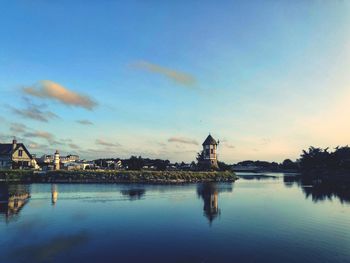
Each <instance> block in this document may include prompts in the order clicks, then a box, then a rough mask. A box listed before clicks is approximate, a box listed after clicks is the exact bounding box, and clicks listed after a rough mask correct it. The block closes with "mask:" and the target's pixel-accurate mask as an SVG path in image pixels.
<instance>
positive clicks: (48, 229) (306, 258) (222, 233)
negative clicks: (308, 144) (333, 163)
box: [0, 176, 350, 263]
mask: <svg viewBox="0 0 350 263" xmlns="http://www.w3.org/2000/svg"><path fill="white" fill-rule="evenodd" d="M29 195H30V196H29ZM348 197H349V195H347V194H346V193H345V194H344V193H341V194H337V193H334V192H332V191H326V190H325V189H321V190H320V189H315V188H311V187H308V186H302V185H298V184H296V183H293V182H292V180H288V179H284V178H283V176H279V177H278V178H275V179H273V178H255V177H254V176H247V177H246V179H240V180H238V181H237V182H235V183H233V184H231V183H230V184H227V183H220V184H198V185H197V184H191V185H177V186H176V185H174V186H167V185H141V184H140V185H134V184H129V185H104V184H57V185H50V184H32V185H4V184H0V198H1V199H0V201H1V203H0V252H1V253H0V262H79V261H80V262H283V263H288V262H350V199H349V198H348Z"/></svg>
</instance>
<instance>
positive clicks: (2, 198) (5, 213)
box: [0, 184, 30, 223]
mask: <svg viewBox="0 0 350 263" xmlns="http://www.w3.org/2000/svg"><path fill="white" fill-rule="evenodd" d="M29 198H30V190H29V185H23V184H0V216H1V217H3V218H5V221H6V223H8V222H10V221H12V220H15V219H16V218H17V216H18V214H19V212H20V211H21V209H22V208H23V207H24V206H25V205H26V204H27V202H28V200H29Z"/></svg>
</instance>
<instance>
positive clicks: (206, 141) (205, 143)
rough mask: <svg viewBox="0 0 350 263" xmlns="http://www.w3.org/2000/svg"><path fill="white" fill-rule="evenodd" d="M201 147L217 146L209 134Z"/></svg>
mask: <svg viewBox="0 0 350 263" xmlns="http://www.w3.org/2000/svg"><path fill="white" fill-rule="evenodd" d="M202 145H218V143H217V142H216V141H215V139H214V138H213V137H212V136H211V135H210V134H209V135H208V137H207V138H206V139H205V141H204V142H203V144H202Z"/></svg>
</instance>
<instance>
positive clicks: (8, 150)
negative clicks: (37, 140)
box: [0, 143, 33, 159]
mask: <svg viewBox="0 0 350 263" xmlns="http://www.w3.org/2000/svg"><path fill="white" fill-rule="evenodd" d="M19 147H22V148H23V150H24V151H25V152H26V153H27V155H28V156H29V158H30V159H33V156H32V155H31V154H30V152H29V151H28V150H27V148H26V147H25V146H24V144H23V143H17V145H16V149H15V151H16V150H17V149H18V148H19ZM12 152H13V151H12V143H0V155H11V154H12Z"/></svg>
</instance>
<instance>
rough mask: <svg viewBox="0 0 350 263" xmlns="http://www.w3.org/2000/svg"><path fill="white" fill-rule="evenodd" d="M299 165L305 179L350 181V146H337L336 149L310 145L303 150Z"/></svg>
mask: <svg viewBox="0 0 350 263" xmlns="http://www.w3.org/2000/svg"><path fill="white" fill-rule="evenodd" d="M299 167H300V171H301V174H302V177H303V178H304V179H310V180H332V181H341V182H346V183H350V147H348V146H344V147H336V148H335V149H334V151H330V150H329V148H326V149H321V148H315V147H310V148H309V149H308V150H307V151H305V150H304V151H303V153H302V155H301V157H300V159H299Z"/></svg>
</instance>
